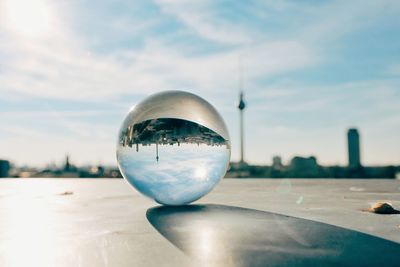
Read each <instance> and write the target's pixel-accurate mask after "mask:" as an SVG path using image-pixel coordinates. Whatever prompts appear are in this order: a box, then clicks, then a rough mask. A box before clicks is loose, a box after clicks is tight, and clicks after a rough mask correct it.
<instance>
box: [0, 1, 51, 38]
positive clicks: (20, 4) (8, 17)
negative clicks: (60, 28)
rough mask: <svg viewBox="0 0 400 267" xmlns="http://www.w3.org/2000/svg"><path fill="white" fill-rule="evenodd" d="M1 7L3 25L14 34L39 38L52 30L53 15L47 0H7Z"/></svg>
mask: <svg viewBox="0 0 400 267" xmlns="http://www.w3.org/2000/svg"><path fill="white" fill-rule="evenodd" d="M0 7H1V9H2V10H0V14H1V17H3V19H2V21H1V23H4V25H5V26H6V28H7V29H8V30H10V31H12V32H14V33H17V34H21V35H24V36H29V37H39V36H41V35H43V34H45V33H48V32H49V31H50V29H51V25H52V14H51V10H50V7H49V5H48V4H47V2H46V0H5V1H4V2H3V3H1V5H0Z"/></svg>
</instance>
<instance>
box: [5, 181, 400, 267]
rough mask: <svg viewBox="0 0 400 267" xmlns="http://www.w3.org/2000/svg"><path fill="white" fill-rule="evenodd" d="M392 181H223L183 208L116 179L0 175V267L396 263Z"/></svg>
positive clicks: (398, 248) (399, 227) (399, 231)
mask: <svg viewBox="0 0 400 267" xmlns="http://www.w3.org/2000/svg"><path fill="white" fill-rule="evenodd" d="M399 193H400V181H398V180H326V179H324V180H319V179H310V180H299V179H283V180H278V179H277V180H271V179H243V180H239V179H235V180H234V179H226V180H223V181H222V182H221V183H220V184H219V185H217V187H216V188H215V189H214V191H213V192H211V193H210V194H209V195H207V196H206V197H204V198H203V199H201V200H200V201H198V202H196V203H195V204H196V205H195V206H192V207H186V208H160V207H159V205H157V204H156V203H154V202H152V201H151V200H149V199H146V198H144V197H143V196H142V195H140V194H139V193H137V192H136V191H135V190H134V189H133V188H131V187H130V186H129V185H128V184H127V183H126V182H125V181H124V180H113V179H96V180H94V179H0V218H1V219H0V266H274V265H280V266H285V265H286V266H293V265H297V266H312V265H315V266H317V265H335V264H340V265H342V266H343V265H357V262H358V263H362V265H363V266H368V265H370V266H372V265H377V264H381V265H385V266H396V264H397V263H398V261H395V257H396V258H397V257H398V255H400V215H399V214H394V215H378V214H372V213H369V212H366V211H364V210H366V209H367V208H368V206H369V205H370V204H371V203H373V202H376V201H389V202H391V203H392V204H393V206H394V207H395V208H397V209H400V194H399Z"/></svg>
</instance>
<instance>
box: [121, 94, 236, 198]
mask: <svg viewBox="0 0 400 267" xmlns="http://www.w3.org/2000/svg"><path fill="white" fill-rule="evenodd" d="M230 147H231V146H230V139H229V134H228V130H227V127H226V125H225V123H224V120H223V119H222V117H221V116H220V115H219V113H218V112H217V110H216V109H215V108H214V107H213V106H212V105H211V104H210V103H208V102H207V101H206V100H204V99H203V98H200V97H199V96H197V95H194V94H192V93H188V92H183V91H165V92H161V93H157V94H154V95H151V96H150V97H148V98H146V99H144V100H143V101H142V102H140V103H139V104H137V105H136V106H134V107H133V108H132V109H131V110H130V112H129V113H128V115H127V116H126V118H125V120H124V121H123V123H122V126H121V128H120V131H119V135H118V144H117V161H118V167H119V169H120V171H121V173H122V175H123V177H124V178H125V179H126V180H127V181H128V182H129V184H131V185H132V186H133V187H134V188H136V189H137V190H138V191H139V192H141V193H142V194H144V195H145V196H147V197H149V198H151V199H154V200H155V201H156V202H158V203H160V204H164V205H184V204H188V203H190V202H193V201H195V200H197V199H199V198H201V197H203V196H204V195H206V194H207V193H209V192H210V191H211V190H212V189H213V187H214V186H215V185H216V184H217V183H218V182H219V181H220V180H221V179H222V177H224V175H225V173H226V171H227V168H228V165H229V160H230V154H231V152H230Z"/></svg>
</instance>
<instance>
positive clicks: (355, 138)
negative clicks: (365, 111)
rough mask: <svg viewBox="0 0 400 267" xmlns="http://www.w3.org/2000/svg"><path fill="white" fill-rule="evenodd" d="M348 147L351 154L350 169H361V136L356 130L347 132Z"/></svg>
mask: <svg viewBox="0 0 400 267" xmlns="http://www.w3.org/2000/svg"><path fill="white" fill-rule="evenodd" d="M347 147H348V153H349V168H358V167H360V166H361V159H360V135H359V133H358V130H357V129H355V128H351V129H349V131H348V132H347Z"/></svg>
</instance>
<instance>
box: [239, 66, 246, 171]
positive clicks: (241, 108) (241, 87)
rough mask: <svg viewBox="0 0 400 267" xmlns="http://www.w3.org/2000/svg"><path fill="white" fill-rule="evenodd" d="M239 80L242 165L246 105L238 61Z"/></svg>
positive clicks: (241, 162)
mask: <svg viewBox="0 0 400 267" xmlns="http://www.w3.org/2000/svg"><path fill="white" fill-rule="evenodd" d="M239 64H240V66H239V67H240V78H239V79H240V80H239V87H240V88H239V90H240V91H239V105H238V109H239V114H240V115H239V116H240V117H239V118H240V164H241V165H243V164H244V163H245V162H244V125H243V111H244V109H245V108H246V104H245V102H244V100H243V95H244V94H243V71H242V62H241V61H240V63H239Z"/></svg>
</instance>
